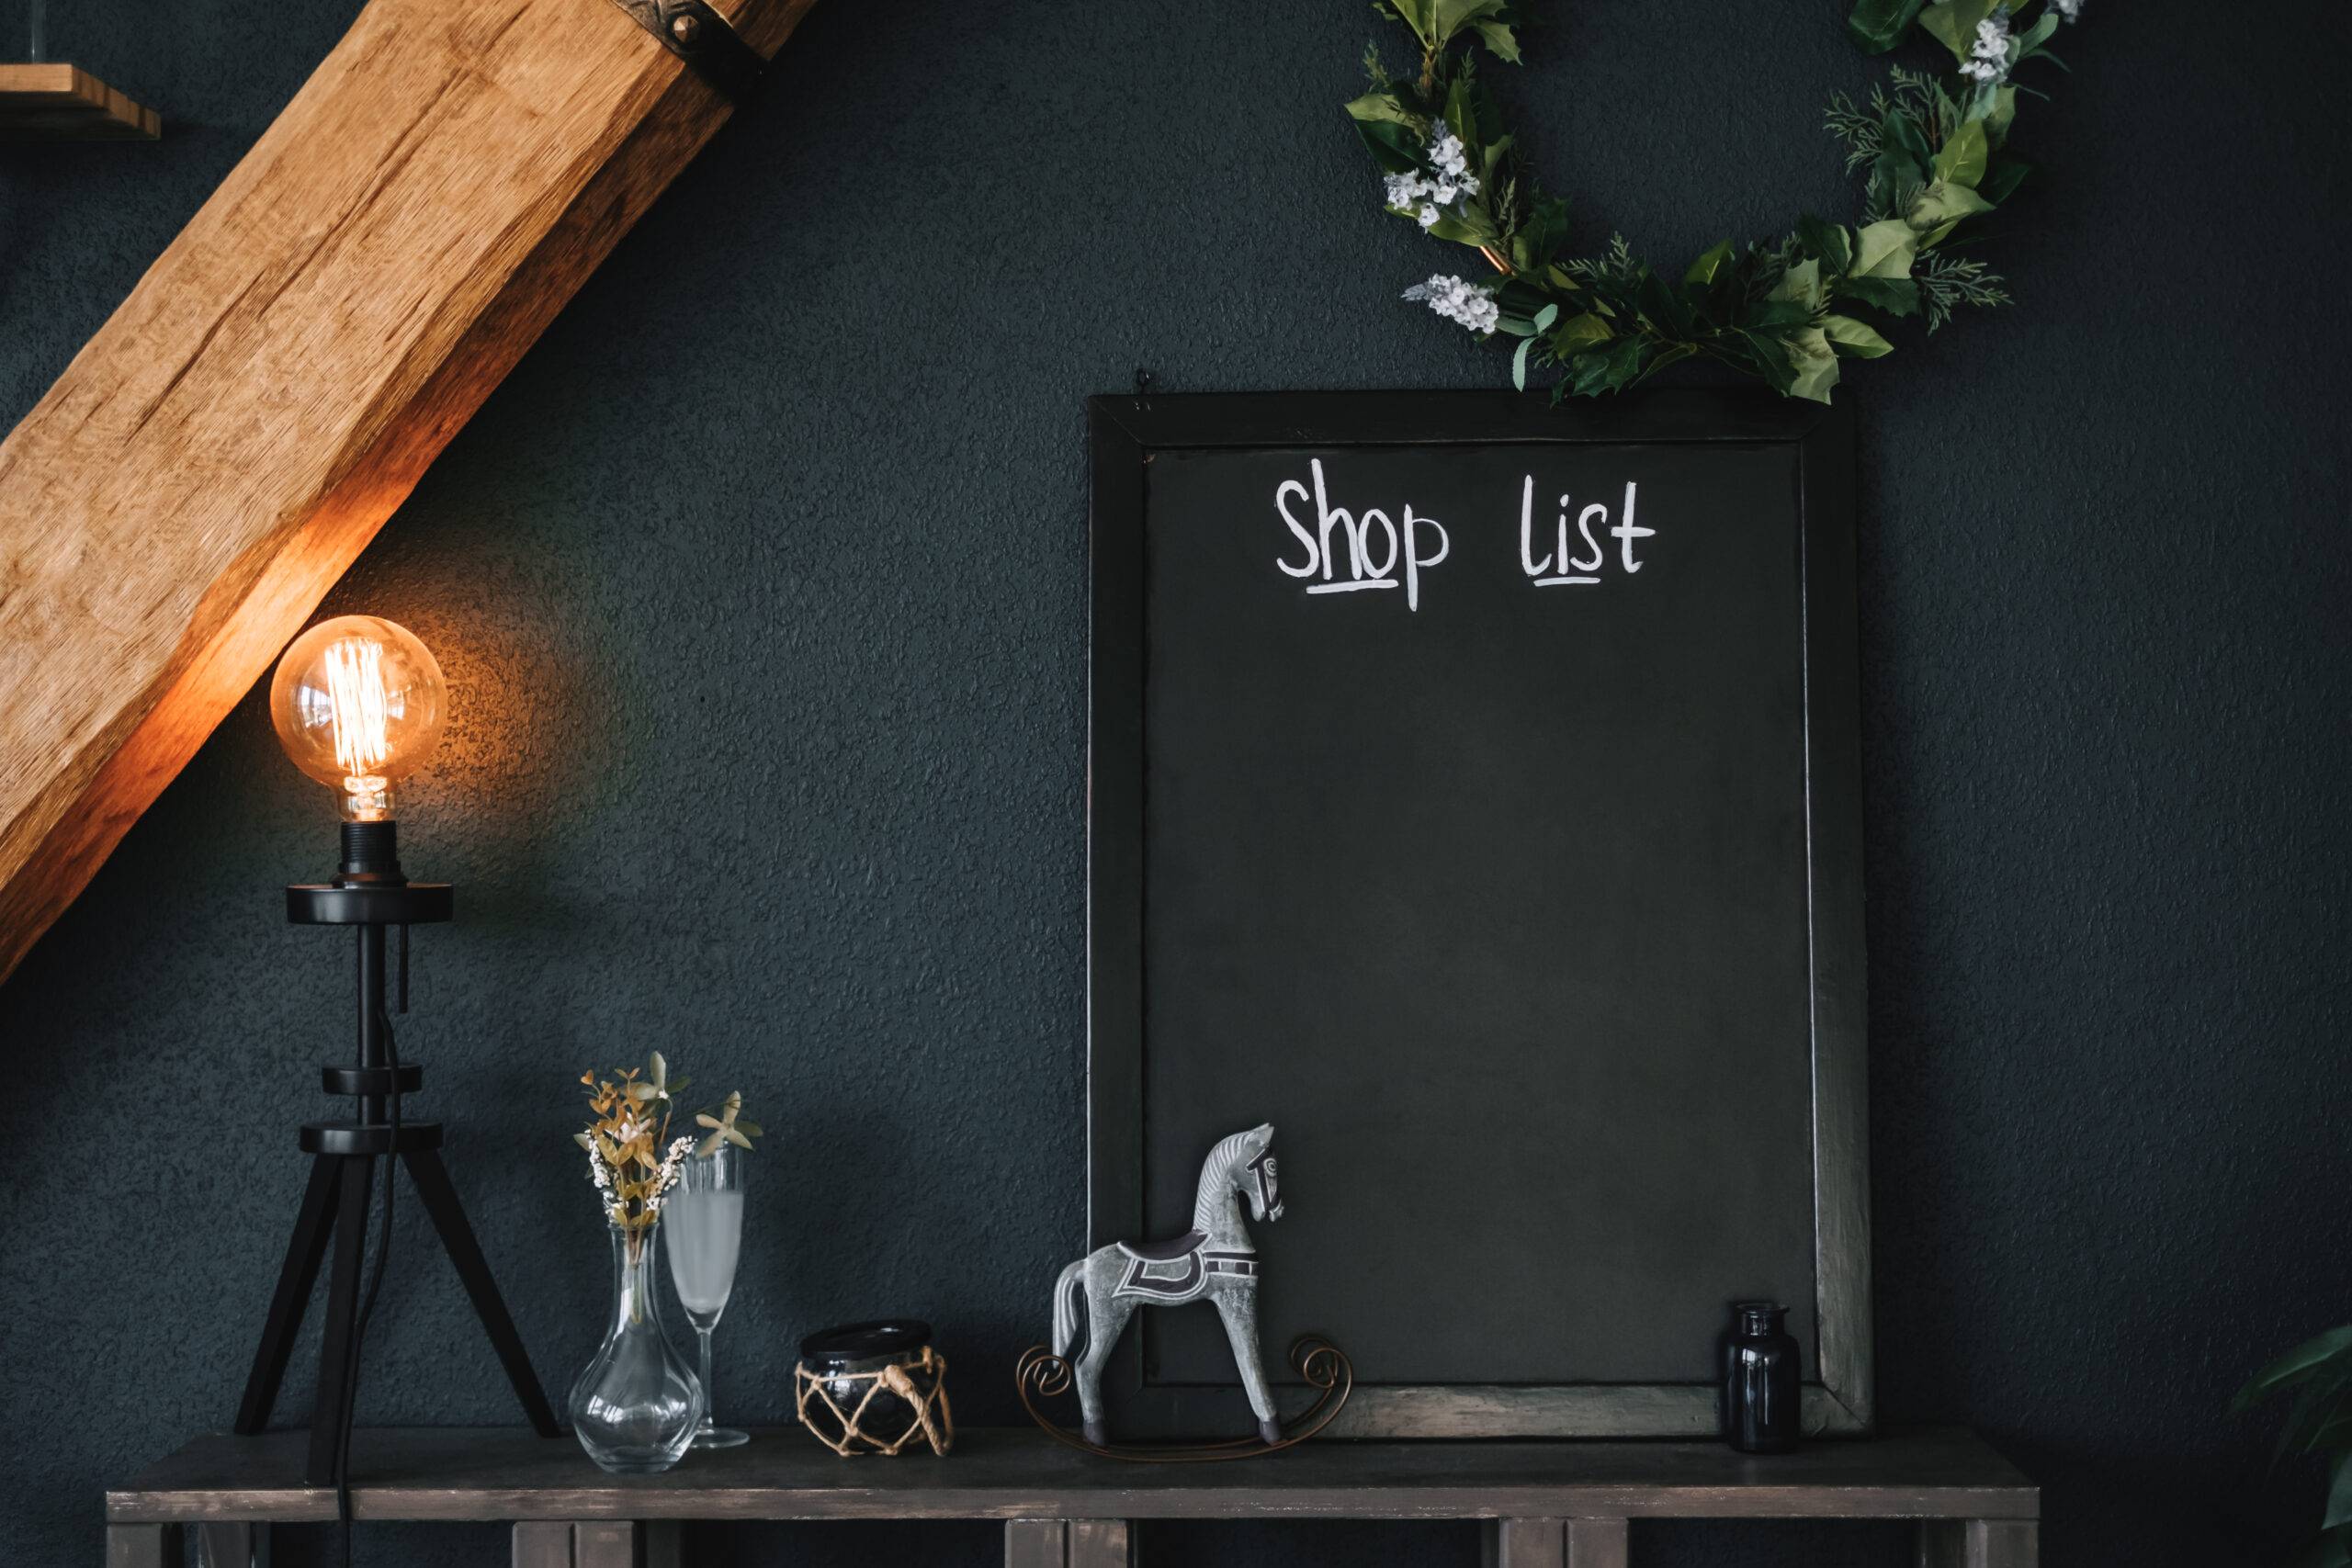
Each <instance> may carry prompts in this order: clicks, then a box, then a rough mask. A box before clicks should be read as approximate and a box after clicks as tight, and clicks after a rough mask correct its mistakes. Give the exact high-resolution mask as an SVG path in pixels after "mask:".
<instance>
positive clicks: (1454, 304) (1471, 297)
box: [1405, 273, 1503, 333]
mask: <svg viewBox="0 0 2352 1568" xmlns="http://www.w3.org/2000/svg"><path fill="white" fill-rule="evenodd" d="M1405 298H1406V299H1418V300H1420V301H1421V302H1422V303H1424V304H1426V305H1428V306H1429V308H1430V310H1435V311H1436V312H1437V313H1438V314H1439V315H1441V316H1443V317H1444V318H1445V319H1446V320H1447V321H1459V322H1460V323H1461V324H1462V325H1463V326H1464V327H1467V328H1468V329H1469V330H1470V331H1472V332H1474V333H1490V332H1493V331H1494V330H1495V326H1496V323H1498V321H1501V320H1502V314H1503V312H1502V307H1501V306H1499V305H1498V304H1496V303H1495V297H1494V296H1493V295H1491V294H1489V293H1487V291H1486V290H1485V289H1483V288H1479V287H1478V286H1477V285H1476V284H1475V283H1470V282H1467V281H1465V280H1464V279H1462V278H1459V277H1452V276H1447V275H1446V274H1444V273H1439V274H1438V275H1437V276H1434V277H1431V278H1430V280H1429V281H1428V282H1427V283H1416V284H1415V285H1413V287H1411V288H1408V289H1407V290H1405Z"/></svg>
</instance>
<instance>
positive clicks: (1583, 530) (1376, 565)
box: [1274, 457, 1657, 611]
mask: <svg viewBox="0 0 2352 1568" xmlns="http://www.w3.org/2000/svg"><path fill="white" fill-rule="evenodd" d="M1307 470H1308V476H1309V479H1311V481H1312V483H1311V485H1310V484H1307V483H1302V482H1300V481H1299V480H1297V479H1284V480H1283V482H1282V483H1280V484H1278V485H1276V486H1275V487H1274V511H1275V513H1276V514H1277V515H1279V516H1280V517H1281V518H1282V521H1283V526H1284V527H1286V528H1288V529H1289V530H1290V534H1291V537H1292V539H1293V540H1295V542H1296V548H1297V549H1298V550H1299V551H1300V552H1301V553H1302V555H1303V558H1302V559H1300V560H1297V561H1295V562H1294V561H1293V560H1291V559H1290V558H1289V554H1290V547H1284V549H1283V553H1282V554H1280V555H1277V556H1276V557H1275V558H1274V564H1275V565H1276V566H1277V567H1279V568H1281V569H1282V570H1283V574H1284V575H1286V576H1289V577H1294V578H1297V579H1299V580H1300V581H1304V582H1305V583H1306V592H1309V593H1354V592H1361V591H1362V590H1364V589H1378V588H1397V587H1400V586H1401V587H1402V588H1403V589H1404V590H1405V607H1406V609H1408V611H1409V610H1418V609H1419V608H1420V607H1421V578H1422V574H1423V573H1425V572H1429V571H1431V570H1434V569H1435V568H1437V567H1440V566H1442V565H1443V564H1444V563H1445V562H1446V560H1447V559H1449V558H1451V557H1452V555H1453V535H1452V534H1450V533H1448V532H1447V531H1446V527H1445V525H1444V524H1442V523H1441V522H1439V521H1438V520H1437V519H1436V518H1434V517H1430V516H1427V515H1424V514H1423V513H1418V512H1415V511H1414V510H1413V505H1412V502H1409V501H1408V502H1402V503H1401V504H1400V505H1399V506H1398V508H1397V514H1396V515H1395V516H1394V517H1391V516H1390V515H1389V513H1388V512H1387V511H1386V510H1385V509H1384V508H1381V507H1377V506H1367V507H1363V508H1362V509H1361V510H1351V509H1349V508H1347V507H1344V506H1334V505H1332V504H1331V494H1332V487H1331V485H1330V483H1329V481H1328V480H1327V479H1326V477H1325V475H1324V472H1323V459H1322V458H1320V457H1314V458H1310V459H1308V462H1307ZM1636 490H1637V487H1636V485H1635V484H1634V481H1633V480H1631V479H1628V480H1626V481H1625V497H1624V502H1623V505H1622V506H1620V507H1619V509H1618V512H1617V516H1616V520H1615V521H1614V522H1611V520H1610V514H1609V504H1608V502H1599V501H1596V502H1587V503H1586V504H1585V505H1584V506H1582V507H1581V508H1579V507H1577V505H1576V503H1575V502H1574V500H1573V499H1572V498H1571V497H1570V496H1568V495H1567V494H1566V493H1565V492H1564V493H1563V494H1562V495H1561V496H1560V498H1559V500H1558V502H1557V503H1556V505H1555V506H1554V505H1547V506H1544V507H1543V508H1542V509H1541V510H1542V511H1543V512H1544V513H1554V516H1553V518H1552V520H1551V521H1550V523H1549V524H1548V525H1547V524H1545V523H1541V522H1539V521H1538V508H1537V506H1536V501H1535V476H1534V475H1533V474H1529V475H1527V476H1525V478H1524V479H1521V483H1520V492H1519V568H1520V571H1521V575H1523V576H1524V577H1525V578H1526V580H1527V581H1528V584H1529V585H1530V586H1531V587H1535V588H1569V587H1589V586H1592V585H1595V584H1598V583H1599V582H1600V581H1601V579H1602V577H1603V576H1604V575H1605V574H1606V570H1607V567H1608V564H1609V556H1608V551H1607V550H1606V548H1605V547H1603V546H1602V544H1601V543H1600V540H1601V539H1602V538H1603V537H1606V538H1609V539H1611V540H1612V541H1613V542H1614V543H1615V544H1616V546H1617V565H1618V569H1619V570H1620V571H1622V572H1623V574H1624V575H1626V576H1629V577H1630V576H1631V575H1633V574H1634V573H1635V572H1637V571H1639V570H1642V563H1641V561H1640V560H1639V559H1638V558H1636V557H1635V556H1634V541H1635V540H1637V539H1648V538H1655V537H1656V536H1657V529H1655V528H1645V527H1643V526H1641V525H1639V524H1638V523H1636V522H1635V521H1634V510H1635V502H1636V500H1637V496H1636ZM1308 502H1313V504H1314V512H1313V514H1312V516H1311V517H1309V516H1308V515H1306V506H1307V503H1308ZM1294 507H1295V508H1296V510H1294ZM1572 517H1573V518H1574V532H1573V533H1572V532H1571V531H1570V519H1571V518H1572ZM1596 529H1597V530H1598V532H1596ZM1343 564H1344V568H1345V575H1341V570H1340V569H1341V567H1342V565H1343Z"/></svg>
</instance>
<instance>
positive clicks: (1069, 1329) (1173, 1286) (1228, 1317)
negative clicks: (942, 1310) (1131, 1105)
mask: <svg viewBox="0 0 2352 1568" xmlns="http://www.w3.org/2000/svg"><path fill="white" fill-rule="evenodd" d="M1273 1141H1274V1129H1273V1124H1272V1122H1268V1123H1267V1124H1265V1125H1263V1126H1260V1127H1252V1128H1251V1129H1250V1131H1248V1132H1246V1133H1236V1134H1233V1136H1231V1137H1229V1138H1227V1139H1224V1140H1223V1141H1221V1142H1220V1143H1218V1145H1216V1148H1214V1149H1212V1150H1210V1151H1209V1157H1208V1161H1207V1163H1206V1164H1204V1165H1203V1166H1202V1167H1201V1184H1200V1187H1199V1188H1198V1189H1197V1193H1196V1196H1195V1197H1194V1198H1193V1228H1192V1229H1191V1230H1189V1231H1187V1232H1185V1233H1184V1234H1183V1235H1180V1236H1177V1237H1176V1238H1175V1239H1173V1240H1171V1241H1162V1242H1149V1243H1129V1242H1124V1241H1122V1242H1114V1243H1113V1244H1112V1245H1110V1246H1109V1247H1097V1248H1095V1249H1094V1250H1093V1251H1092V1252H1091V1253H1089V1254H1087V1255H1086V1256H1085V1257H1084V1258H1080V1259H1079V1260H1078V1261H1077V1262H1075V1263H1073V1264H1071V1265H1070V1266H1069V1268H1067V1269H1063V1270H1062V1274H1061V1279H1060V1280H1058V1281H1057V1283H1056V1284H1055V1286H1054V1342H1053V1352H1054V1354H1055V1356H1057V1357H1058V1358H1060V1359H1062V1360H1063V1361H1064V1362H1065V1363H1067V1364H1068V1365H1069V1366H1070V1367H1071V1368H1072V1369H1073V1371H1074V1375H1075V1378H1076V1381H1077V1383H1078V1405H1079V1410H1080V1414H1081V1415H1082V1416H1083V1417H1084V1420H1085V1432H1086V1440H1087V1441H1088V1442H1090V1443H1092V1444H1094V1445H1095V1446H1096V1447H1098V1448H1101V1447H1104V1446H1107V1444H1108V1443H1109V1441H1110V1439H1109V1437H1108V1435H1107V1433H1106V1431H1105V1428H1104V1427H1103V1363H1104V1362H1105V1361H1107V1360H1108V1359H1110V1356H1111V1348H1112V1346H1114V1345H1115V1344H1116V1343H1118V1338H1119V1334H1120V1332H1121V1330H1123V1329H1125V1327H1126V1325H1127V1319H1128V1318H1129V1317H1130V1316H1131V1315H1133V1314H1134V1312H1135V1309H1136V1307H1137V1306H1182V1305H1183V1304H1184V1303H1187V1302H1194V1301H1198V1300H1200V1299H1201V1298H1202V1297H1203V1296H1206V1297H1207V1298H1208V1299H1209V1301H1210V1303H1212V1304H1214V1305H1215V1306H1216V1310H1217V1315H1218V1316H1219V1317H1222V1318H1223V1319H1224V1320H1225V1333H1226V1337H1227V1339H1230V1340H1231V1341H1232V1342H1233V1359H1234V1362H1235V1364H1236V1365H1237V1366H1238V1367H1239V1369H1240V1371H1241V1386H1242V1387H1243V1388H1244V1389H1245V1390H1247V1391H1248V1393H1249V1395H1250V1410H1251V1411H1252V1412H1253V1413H1254V1414H1255V1415H1256V1416H1257V1417H1258V1435H1259V1436H1260V1437H1261V1438H1264V1439H1265V1440H1266V1442H1268V1443H1269V1444H1275V1443H1280V1442H1281V1441H1282V1440H1283V1429H1282V1423H1281V1422H1280V1421H1279V1420H1277V1419H1276V1418H1275V1416H1274V1401H1273V1396H1272V1394H1271V1393H1268V1392H1267V1390H1266V1373H1265V1369H1264V1368H1263V1367H1262V1366H1261V1365H1260V1364H1259V1360H1258V1254H1257V1249H1256V1248H1254V1247H1251V1246H1250V1233H1249V1231H1248V1230H1247V1229H1245V1228H1244V1227H1243V1225H1242V1223H1241V1204H1240V1202H1239V1201H1238V1200H1241V1199H1244V1198H1246V1199H1248V1200H1249V1202H1250V1218H1251V1219H1253V1220H1265V1221H1272V1220H1279V1219H1281V1218H1282V1217H1283V1203H1282V1198H1281V1195H1280V1193H1279V1191H1278V1190H1277V1189H1276V1187H1275V1184H1274V1156H1273V1148H1272V1145H1273Z"/></svg>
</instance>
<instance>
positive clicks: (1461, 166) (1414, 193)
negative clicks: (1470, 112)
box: [1382, 120, 1478, 229]
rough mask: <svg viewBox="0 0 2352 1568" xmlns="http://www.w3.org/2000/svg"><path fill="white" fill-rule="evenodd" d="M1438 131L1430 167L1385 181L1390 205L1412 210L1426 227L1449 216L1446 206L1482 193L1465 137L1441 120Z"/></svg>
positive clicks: (1431, 153)
mask: <svg viewBox="0 0 2352 1568" xmlns="http://www.w3.org/2000/svg"><path fill="white" fill-rule="evenodd" d="M1436 129H1437V134H1436V136H1435V137H1434V138H1433V139H1432V140H1431V141H1430V145H1429V169H1428V171H1427V172H1422V171H1419V170H1417V171H1415V172H1414V173H1412V174H1409V175H1388V176H1387V177H1386V178H1385V180H1384V181H1383V182H1382V184H1383V187H1384V188H1385V191H1386V192H1387V196H1388V205H1389V206H1390V207H1392V208H1395V209H1397V210H1398V211H1399V212H1408V213H1410V214H1412V216H1413V220H1414V221H1416V222H1418V223H1419V224H1420V226H1421V227H1422V228H1424V229H1430V228H1434V227H1435V226H1436V224H1437V220H1439V219H1441V218H1442V217H1444V216H1445V209H1447V208H1449V207H1451V206H1453V204H1454V203H1455V202H1457V201H1459V200H1461V199H1462V198H1463V197H1465V196H1476V195H1477V194H1478V176H1477V175H1474V174H1472V173H1471V172H1470V153H1469V150H1468V149H1467V148H1465V147H1464V146H1463V145H1462V138H1460V137H1459V136H1456V135H1454V134H1453V131H1452V130H1448V129H1447V128H1446V126H1445V123H1444V122H1443V121H1442V120H1441V121H1439V122H1438V125H1437V128H1436Z"/></svg>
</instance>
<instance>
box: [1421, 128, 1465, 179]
mask: <svg viewBox="0 0 2352 1568" xmlns="http://www.w3.org/2000/svg"><path fill="white" fill-rule="evenodd" d="M1435 129H1436V131H1437V135H1436V137H1435V138H1434V139H1433V140H1432V141H1430V166H1431V167H1432V168H1434V169H1436V170H1437V172H1438V173H1439V174H1441V175H1453V176H1454V177H1456V178H1459V177H1461V175H1464V174H1465V173H1467V172H1468V170H1469V168H1470V155H1469V152H1468V151H1467V150H1466V149H1464V147H1463V145H1462V138H1460V137H1459V136H1456V135H1454V134H1453V131H1451V130H1447V129H1446V127H1445V125H1444V124H1443V122H1442V121H1441V122H1440V123H1439V124H1438V125H1437V126H1436V128H1435Z"/></svg>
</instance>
